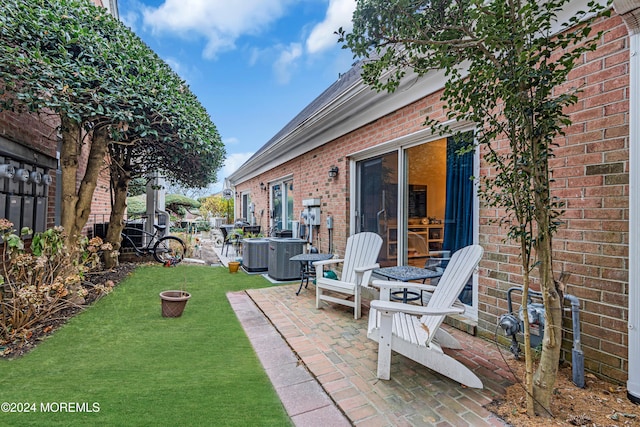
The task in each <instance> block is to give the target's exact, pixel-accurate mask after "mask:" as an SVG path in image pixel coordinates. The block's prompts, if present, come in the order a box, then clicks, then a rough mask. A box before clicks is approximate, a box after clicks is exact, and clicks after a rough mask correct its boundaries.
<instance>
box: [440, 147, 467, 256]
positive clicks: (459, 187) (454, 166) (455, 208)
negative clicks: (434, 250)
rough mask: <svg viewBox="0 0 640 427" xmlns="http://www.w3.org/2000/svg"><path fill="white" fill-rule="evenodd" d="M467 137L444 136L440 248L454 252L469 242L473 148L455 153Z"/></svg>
mask: <svg viewBox="0 0 640 427" xmlns="http://www.w3.org/2000/svg"><path fill="white" fill-rule="evenodd" d="M468 144H469V141H465V140H456V139H454V138H448V139H447V196H446V204H445V223H444V243H443V249H444V250H448V251H451V253H454V252H455V251H457V250H458V249H460V248H463V247H465V246H468V245H470V244H472V243H473V182H472V181H471V177H472V175H473V152H470V153H466V154H462V155H460V154H458V153H457V151H458V150H459V149H460V148H462V147H465V146H467V145H468Z"/></svg>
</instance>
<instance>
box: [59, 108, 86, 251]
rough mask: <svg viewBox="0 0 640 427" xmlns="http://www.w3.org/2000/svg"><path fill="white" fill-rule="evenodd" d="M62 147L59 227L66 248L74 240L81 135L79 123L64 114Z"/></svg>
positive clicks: (62, 119) (62, 118)
mask: <svg viewBox="0 0 640 427" xmlns="http://www.w3.org/2000/svg"><path fill="white" fill-rule="evenodd" d="M60 119H61V132H62V147H61V150H60V166H61V168H62V177H61V183H60V186H61V193H62V212H61V215H60V225H62V227H63V228H64V231H65V233H66V236H67V237H66V238H67V242H66V243H67V246H68V247H72V245H75V243H72V242H75V241H76V238H75V237H74V236H73V230H74V224H75V212H76V204H77V202H78V195H77V193H76V188H77V185H76V183H77V176H78V163H79V157H80V146H81V144H82V135H81V132H80V125H79V123H77V122H75V121H73V120H71V119H70V118H69V117H67V116H65V115H64V114H63V115H61V116H60Z"/></svg>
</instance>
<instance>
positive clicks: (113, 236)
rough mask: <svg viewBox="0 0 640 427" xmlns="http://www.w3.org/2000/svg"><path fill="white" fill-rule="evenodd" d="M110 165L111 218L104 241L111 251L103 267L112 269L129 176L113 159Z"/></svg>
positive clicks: (118, 240)
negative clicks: (109, 244)
mask: <svg viewBox="0 0 640 427" xmlns="http://www.w3.org/2000/svg"><path fill="white" fill-rule="evenodd" d="M112 161H114V163H112V165H111V182H112V185H113V203H112V205H111V216H110V217H109V229H108V230H107V236H106V241H107V242H109V243H111V246H112V247H113V251H109V252H107V253H105V259H104V262H105V267H106V268H113V267H115V266H117V265H118V257H117V256H114V255H115V254H117V253H119V252H120V247H121V244H122V239H121V237H120V234H121V233H122V230H123V229H124V214H125V213H126V210H127V191H128V189H129V181H131V174H130V173H129V172H128V171H126V170H124V169H123V168H122V166H121V165H119V164H118V163H117V162H116V161H115V159H114V158H112Z"/></svg>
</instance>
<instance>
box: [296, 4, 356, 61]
mask: <svg viewBox="0 0 640 427" xmlns="http://www.w3.org/2000/svg"><path fill="white" fill-rule="evenodd" d="M355 9H356V0H330V2H329V8H328V9H327V14H326V16H325V18H324V21H322V22H320V23H319V24H317V25H316V26H315V27H313V30H311V33H310V34H309V37H308V38H307V46H306V47H307V52H309V53H311V54H313V53H318V52H322V51H323V50H326V49H329V48H331V47H334V46H335V45H336V43H337V42H338V36H337V35H336V34H334V33H335V32H336V31H337V30H338V28H340V27H342V28H343V29H344V30H346V31H350V30H351V29H352V28H353V24H352V21H351V19H352V18H353V11H354V10H355Z"/></svg>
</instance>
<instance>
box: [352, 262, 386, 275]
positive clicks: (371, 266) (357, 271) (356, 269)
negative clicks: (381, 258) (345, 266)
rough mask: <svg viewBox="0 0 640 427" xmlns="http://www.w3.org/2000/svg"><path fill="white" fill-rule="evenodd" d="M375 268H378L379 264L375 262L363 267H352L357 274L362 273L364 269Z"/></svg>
mask: <svg viewBox="0 0 640 427" xmlns="http://www.w3.org/2000/svg"><path fill="white" fill-rule="evenodd" d="M376 268H380V264H378V263H375V264H371V265H367V266H364V267H356V268H354V269H353V271H355V272H356V273H358V274H362V273H364V272H365V271H369V270H374V269H376Z"/></svg>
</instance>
